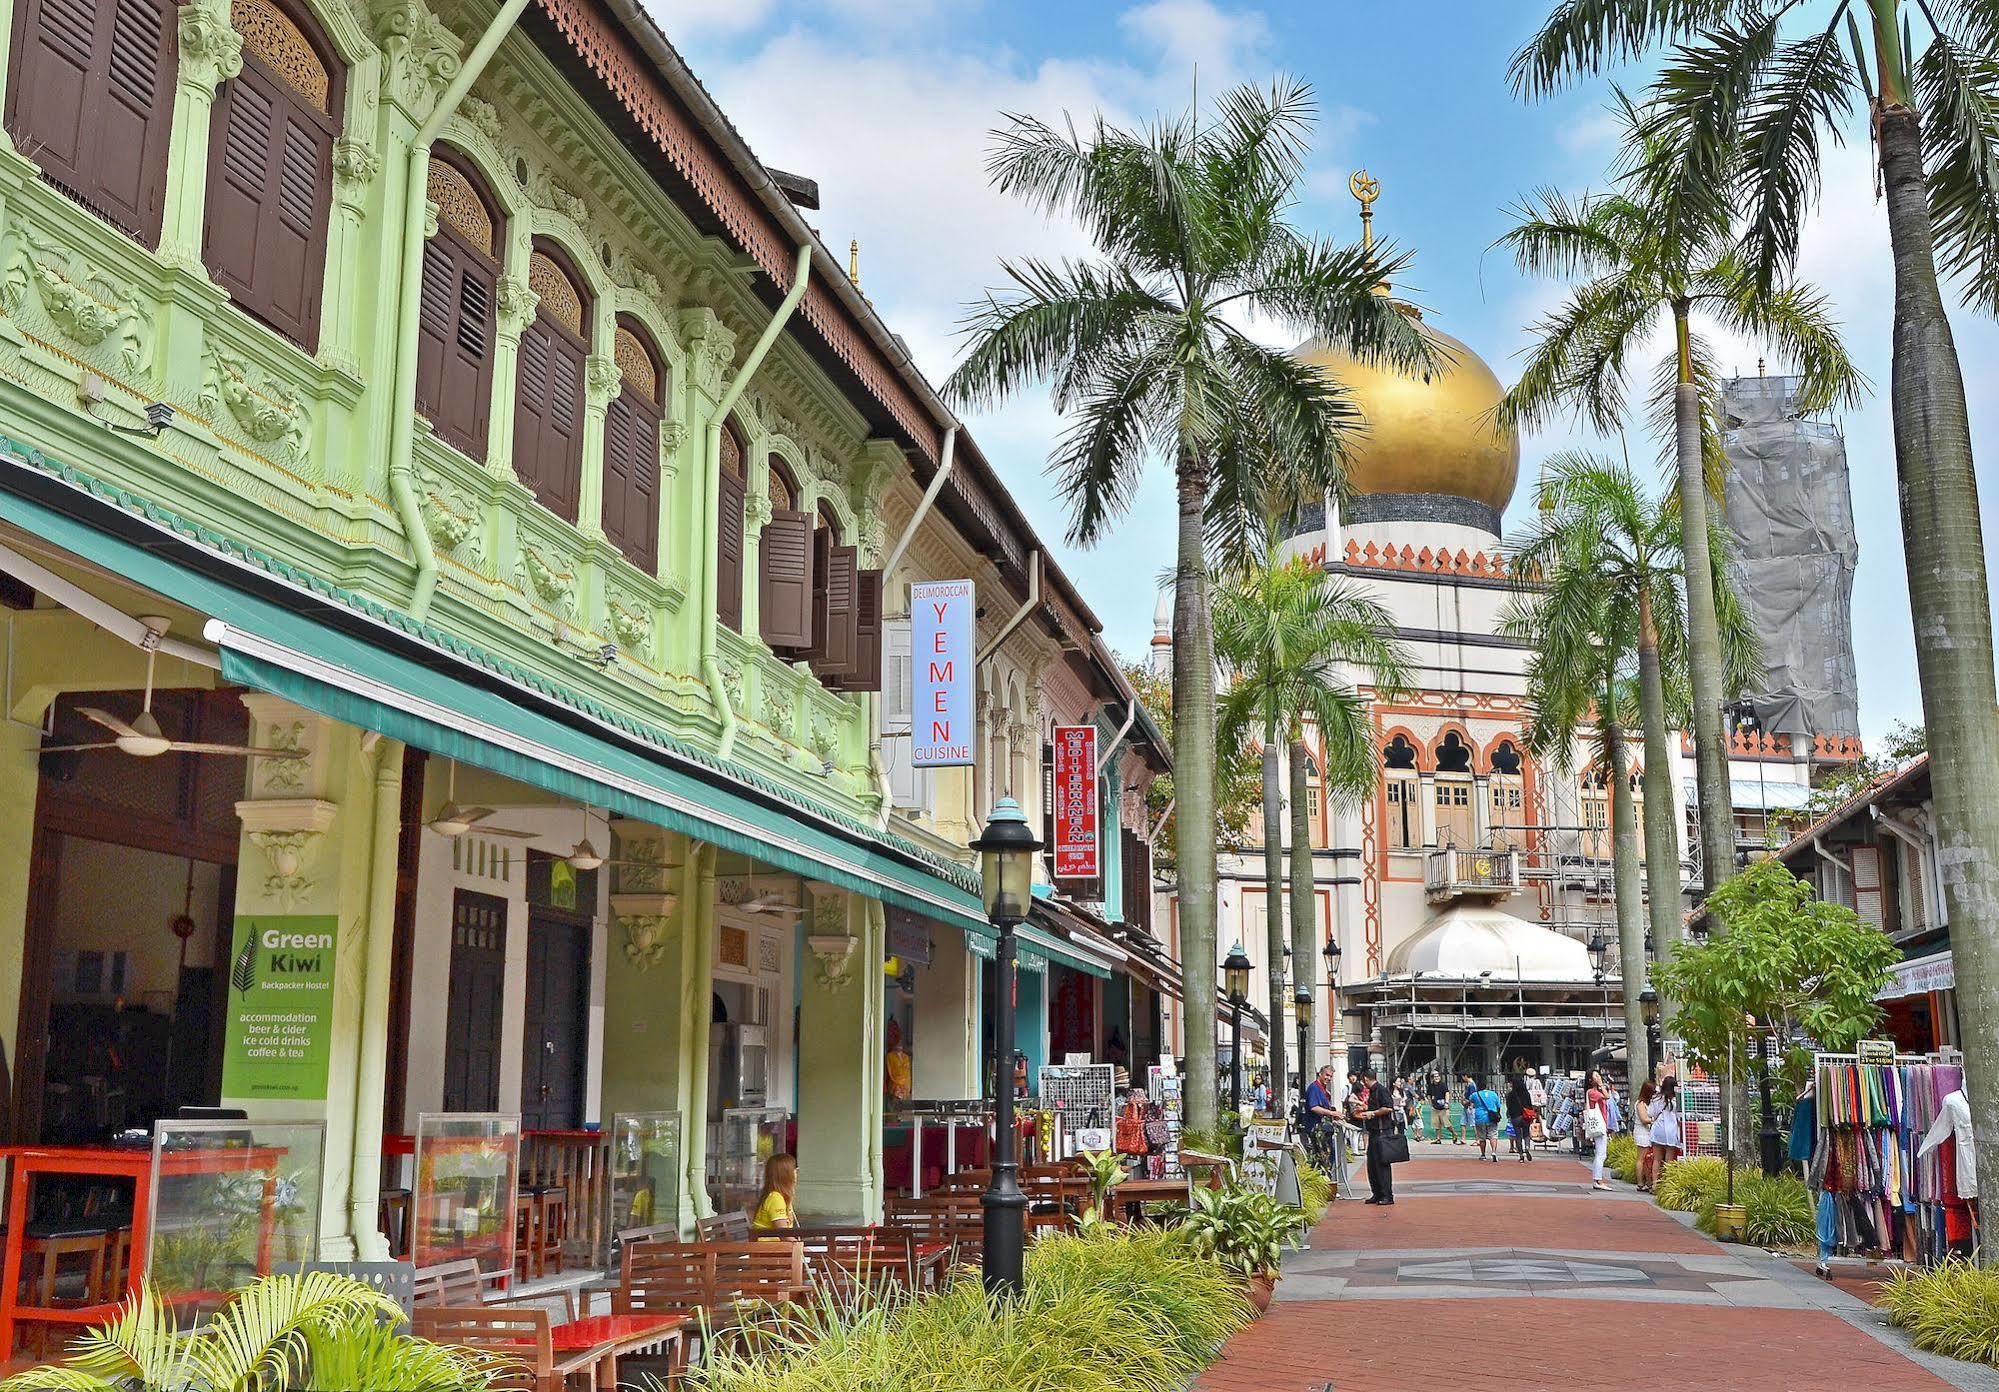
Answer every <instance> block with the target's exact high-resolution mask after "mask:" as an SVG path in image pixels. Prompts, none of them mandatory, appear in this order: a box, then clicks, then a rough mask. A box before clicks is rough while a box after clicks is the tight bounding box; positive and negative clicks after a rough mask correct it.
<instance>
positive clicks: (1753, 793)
mask: <svg viewBox="0 0 1999 1392" xmlns="http://www.w3.org/2000/svg"><path fill="white" fill-rule="evenodd" d="M1684 781H1685V783H1686V789H1687V806H1689V807H1693V806H1695V805H1696V804H1698V803H1699V801H1700V783H1699V781H1698V780H1697V779H1692V778H1689V779H1686V780H1684ZM1811 795H1812V790H1811V789H1810V788H1807V787H1806V786H1805V785H1804V784H1802V783H1778V782H1775V781H1774V780H1771V779H1760V780H1759V779H1755V778H1731V779H1729V780H1728V800H1729V801H1730V802H1731V803H1733V804H1734V805H1735V807H1736V808H1737V809H1738V810H1740V811H1757V812H1760V811H1764V810H1766V809H1768V810H1775V811H1789V810H1793V809H1796V808H1800V807H1803V806H1804V805H1805V803H1806V802H1807V801H1808V800H1809V799H1810V798H1811Z"/></svg>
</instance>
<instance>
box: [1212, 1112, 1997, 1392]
mask: <svg viewBox="0 0 1999 1392" xmlns="http://www.w3.org/2000/svg"><path fill="white" fill-rule="evenodd" d="M1413 1150H1414V1151H1415V1155H1414V1157H1413V1158H1412V1159H1411V1160H1410V1162H1409V1163H1408V1164H1406V1165H1400V1166H1397V1167H1396V1196H1397V1198H1396V1203H1395V1206H1394V1207H1392V1208H1385V1209H1383V1208H1373V1207H1369V1206H1367V1205H1365V1204H1362V1203H1360V1202H1359V1199H1360V1198H1362V1197H1364V1196H1365V1193H1366V1191H1365V1187H1364V1186H1363V1187H1362V1189H1361V1192H1360V1193H1359V1194H1356V1195H1352V1196H1350V1197H1348V1198H1343V1199H1342V1200H1341V1201H1340V1202H1339V1203H1338V1204H1336V1205H1335V1206H1334V1209H1333V1211H1332V1213H1330V1214H1329V1215H1328V1216H1327V1218H1326V1220H1325V1221H1324V1222H1323V1223H1321V1224H1320V1225H1319V1227H1318V1228H1317V1229H1316V1230H1315V1231H1314V1232H1313V1233H1312V1234H1311V1239H1310V1244H1309V1246H1308V1248H1307V1249H1306V1250H1304V1251H1302V1252H1297V1253H1293V1254H1292V1255H1291V1256H1290V1257H1289V1258H1288V1259H1287V1260H1286V1262H1285V1267H1284V1272H1285V1275H1284V1280H1283V1281H1282V1282H1281V1283H1279V1285H1278V1288H1277V1301H1276V1303H1275V1304H1273V1305H1272V1306H1271V1309H1270V1313H1269V1314H1268V1315H1266V1316H1265V1317H1264V1318H1263V1319H1261V1320H1259V1321H1258V1322H1257V1323H1256V1324H1255V1325H1253V1326H1252V1327H1251V1328H1250V1329H1248V1330H1246V1331H1245V1332H1244V1333H1243V1334H1242V1335H1240V1336H1239V1337H1238V1338H1236V1339H1235V1340H1234V1341H1233V1342H1232V1343H1231V1344H1230V1345H1229V1347H1228V1348H1227V1350H1225V1351H1224V1355H1223V1357H1222V1359H1221V1361H1219V1362H1218V1363H1216V1364H1215V1366H1214V1367H1212V1368H1210V1369H1209V1370H1208V1372H1207V1373H1206V1374H1204V1375H1203V1376H1202V1378H1201V1379H1200V1380H1199V1381H1198V1382H1196V1383H1195V1385H1194V1392H1431V1389H1434V1388H1437V1387H1440V1386H1451V1385H1457V1384H1459V1383H1463V1384H1465V1385H1469V1386H1475V1387H1477V1388H1479V1389H1480V1392H1527V1390H1528V1389H1535V1390H1536V1392H1539V1389H1544V1388H1564V1387H1576V1388H1588V1389H1590V1392H1724V1390H1725V1392H1859V1390H1860V1389H1866V1392H1943V1390H1944V1389H1948V1388H1965V1389H1976V1392H1999V1375H1995V1373H1994V1370H1992V1369H1988V1368H1981V1367H1976V1366H1973V1365H1970V1364H1964V1363H1955V1362H1952V1361H1950V1360H1948V1359H1940V1358H1935V1357H1932V1356H1930V1355H1927V1354H1921V1353H1917V1352H1916V1351H1915V1350H1914V1349H1912V1348H1910V1347H1909V1345H1908V1343H1907V1340H1906V1339H1904V1338H1903V1336H1902V1335H1901V1333H1900V1332H1899V1331H1897V1330H1893V1329H1890V1328H1889V1327H1888V1326H1887V1323H1886V1321H1885V1319H1884V1318H1883V1317H1882V1316H1881V1314H1880V1312H1879V1311H1878V1310H1875V1309H1874V1308H1872V1307H1871V1306H1870V1305H1869V1304H1867V1303H1866V1301H1865V1300H1864V1299H1862V1298H1860V1297H1861V1295H1863V1294H1865V1293H1866V1292H1868V1291H1869V1290H1871V1288H1872V1281H1873V1279H1874V1277H1875V1276H1876V1275H1878V1273H1875V1272H1868V1271H1866V1270H1864V1269H1863V1268H1861V1267H1859V1266H1857V1265H1856V1266H1854V1267H1853V1268H1852V1269H1851V1271H1843V1272H1842V1274H1841V1277H1840V1279H1838V1280H1836V1281H1834V1282H1832V1283H1827V1282H1824V1281H1820V1280H1817V1279H1816V1278H1814V1277H1813V1276H1812V1275H1811V1271H1810V1266H1809V1264H1806V1265H1804V1266H1803V1267H1800V1266H1799V1265H1798V1264H1796V1263H1794V1262H1791V1261H1787V1260H1784V1259H1781V1258H1778V1257H1774V1256H1771V1255H1769V1254H1767V1253H1764V1252H1761V1251H1758V1250H1756V1249H1754V1248H1743V1247H1729V1246H1723V1245H1722V1244H1720V1243H1717V1242H1714V1241H1711V1240H1710V1239H1708V1238H1707V1237H1706V1236H1704V1235H1702V1234H1701V1233H1699V1232H1697V1231H1695V1230H1694V1229H1693V1228H1691V1227H1690V1226H1688V1225H1687V1224H1686V1223H1685V1222H1684V1221H1682V1220H1681V1219H1680V1218H1678V1217H1676V1216H1675V1215H1672V1214H1668V1213H1663V1212H1661V1211H1660V1210H1659V1209H1658V1208H1656V1207H1655V1206H1654V1205H1653V1204H1652V1203H1651V1202H1650V1201H1649V1199H1647V1198H1646V1197H1645V1196H1644V1195H1640V1194H1636V1193H1634V1192H1633V1191H1632V1190H1631V1189H1630V1188H1629V1187H1628V1186H1625V1185H1619V1186H1617V1187H1616V1188H1615V1189H1614V1190H1613V1191H1611V1192H1609V1193H1604V1192H1600V1191H1599V1192H1594V1193H1593V1192H1591V1190H1590V1188H1589V1174H1588V1171H1587V1170H1586V1169H1585V1168H1584V1167H1583V1166H1582V1165H1580V1164H1578V1163H1577V1162H1576V1161H1574V1160H1573V1159H1571V1158H1569V1157H1567V1156H1565V1155H1558V1154H1544V1155H1542V1156H1540V1157H1538V1158H1537V1159H1536V1160H1535V1162H1534V1163H1533V1164H1532V1165H1525V1164H1521V1163H1520V1162H1518V1161H1515V1160H1512V1159H1511V1158H1503V1159H1502V1160H1501V1162H1500V1163H1499V1164H1498V1165H1491V1164H1480V1163H1478V1162H1477V1161H1475V1160H1469V1159H1466V1158H1465V1152H1464V1151H1463V1150H1462V1149H1460V1148H1457V1147H1453V1146H1450V1145H1448V1144H1446V1145H1429V1144H1422V1145H1417V1146H1414V1147H1413ZM1564 1330H1569V1331H1572V1332H1573V1333H1574V1334H1575V1335H1577V1336H1578V1337H1576V1338H1569V1337H1566V1336H1565V1335H1564V1334H1563V1333H1562V1331H1564ZM1585 1335H1589V1336H1591V1337H1589V1338H1584V1337H1582V1336H1585ZM1465 1350H1481V1351H1482V1352H1481V1353H1480V1354H1479V1355H1478V1356H1477V1358H1476V1361H1475V1371H1473V1370H1472V1365H1467V1364H1466V1363H1465V1361H1464V1357H1463V1354H1464V1351H1465ZM1662 1358H1663V1359H1664V1361H1661V1360H1662Z"/></svg>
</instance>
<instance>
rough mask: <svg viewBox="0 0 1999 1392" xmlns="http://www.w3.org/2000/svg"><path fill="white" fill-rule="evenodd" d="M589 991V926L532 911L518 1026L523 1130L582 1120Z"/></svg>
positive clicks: (565, 1126)
mask: <svg viewBox="0 0 1999 1392" xmlns="http://www.w3.org/2000/svg"><path fill="white" fill-rule="evenodd" d="M589 990H590V928H589V925H588V924H586V923H578V922H575V921H573V920H570V919H567V918H560V917H556V916H554V915H551V914H545V913H543V912H541V911H539V910H537V911H535V912H534V913H533V914H532V916H531V917H530V918H529V919H528V972H527V1003H526V1006H527V1008H526V1018H525V1020H524V1022H523V1027H522V1030H521V1129H522V1130H525V1131H559V1130H574V1129H575V1128H576V1127H579V1126H581V1125H582V1124H583V1060H584V1055H585V1054H586V1053H587V1051H588V1049H589V1036H588V1030H587V1016H586V1011H587V1001H588V994H589Z"/></svg>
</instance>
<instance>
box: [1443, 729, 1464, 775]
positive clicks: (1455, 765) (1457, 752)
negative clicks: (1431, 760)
mask: <svg viewBox="0 0 1999 1392" xmlns="http://www.w3.org/2000/svg"><path fill="white" fill-rule="evenodd" d="M1471 756H1472V748H1471V746H1470V745H1468V744H1466V743H1465V741H1464V736H1462V735H1460V734H1459V733H1458V732H1457V731H1456V730H1449V731H1446V732H1445V734H1444V738H1443V739H1442V740H1441V741H1440V742H1439V743H1438V745H1437V772H1438V773H1466V774H1468V773H1470V772H1471Z"/></svg>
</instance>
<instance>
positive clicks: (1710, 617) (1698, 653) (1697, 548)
mask: <svg viewBox="0 0 1999 1392" xmlns="http://www.w3.org/2000/svg"><path fill="white" fill-rule="evenodd" d="M1687 316H1688V307H1687V304H1686V302H1685V301H1684V300H1680V301H1675V302H1674V304H1673V328H1674V331H1675V333H1676V334H1677V335H1678V338H1679V384H1678V385H1677V386H1676V387H1675V388H1674V389H1673V423H1674V430H1675V440H1674V447H1675V453H1676V454H1677V456H1678V462H1679V471H1680V517H1681V524H1680V525H1681V526H1682V528H1683V529H1684V531H1685V536H1684V538H1683V540H1682V541H1681V548H1680V554H1681V558H1682V561H1683V563H1684V565H1685V567H1686V583H1687V668H1688V675H1689V676H1690V678H1691V679H1692V680H1691V684H1692V686H1693V700H1694V710H1693V720H1692V721H1691V722H1690V724H1691V725H1692V727H1693V736H1694V774H1695V779H1696V783H1697V790H1696V792H1697V796H1698V799H1699V803H1700V824H1701V889H1702V892H1703V893H1711V892H1712V891H1713V890H1714V889H1715V887H1716V886H1717V885H1719V884H1720V883H1721V882H1722V881H1723V880H1725V879H1727V878H1728V877H1729V876H1730V875H1731V874H1733V873H1734V870H1735V798H1734V795H1733V792H1732V790H1731V789H1730V787H1729V782H1728V746H1727V745H1726V744H1724V743H1723V742H1722V733H1721V703H1722V702H1723V701H1725V700H1726V699H1728V698H1727V697H1726V696H1725V695H1724V694H1723V690H1722V685H1723V684H1722V663H1721V623H1720V620H1718V619H1717V618H1716V617H1715V608H1714V556H1713V555H1712V554H1711V552H1710V551H1709V549H1708V544H1707V541H1708V538H1707V528H1708V520H1707V504H1708V496H1707V470H1706V467H1705V465H1704V464H1703V461H1702V459H1701V401H1700V391H1699V389H1698V388H1697V387H1696V386H1695V385H1694V357H1693V338H1692V329H1691V326H1690V325H1689V323H1688V319H1687ZM1678 836H1679V833H1678V831H1677V829H1676V830H1675V832H1674V844H1675V846H1676V847H1677V845H1678ZM1675 918H1676V919H1677V914H1676V915H1675Z"/></svg>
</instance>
